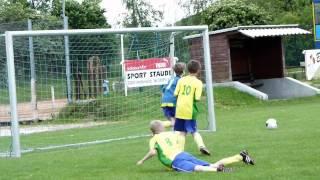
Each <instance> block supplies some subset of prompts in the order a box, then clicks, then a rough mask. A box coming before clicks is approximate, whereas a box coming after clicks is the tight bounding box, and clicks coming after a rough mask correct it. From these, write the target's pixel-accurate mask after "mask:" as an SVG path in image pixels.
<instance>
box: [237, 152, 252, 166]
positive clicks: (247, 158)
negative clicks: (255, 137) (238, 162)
mask: <svg viewBox="0 0 320 180" xmlns="http://www.w3.org/2000/svg"><path fill="white" fill-rule="evenodd" d="M240 155H241V156H242V161H243V162H244V163H246V164H251V165H254V160H253V159H252V158H251V157H250V156H249V153H248V151H246V150H243V151H241V152H240Z"/></svg>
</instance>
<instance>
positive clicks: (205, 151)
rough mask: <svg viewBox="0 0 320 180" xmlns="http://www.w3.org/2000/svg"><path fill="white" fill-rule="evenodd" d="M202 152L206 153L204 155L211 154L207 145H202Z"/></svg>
mask: <svg viewBox="0 0 320 180" xmlns="http://www.w3.org/2000/svg"><path fill="white" fill-rule="evenodd" d="M200 152H201V154H204V155H207V156H210V155H211V153H210V151H209V150H208V149H207V148H206V147H201V148H200Z"/></svg>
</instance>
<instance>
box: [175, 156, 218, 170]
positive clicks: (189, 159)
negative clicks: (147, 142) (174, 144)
mask: <svg viewBox="0 0 320 180" xmlns="http://www.w3.org/2000/svg"><path fill="white" fill-rule="evenodd" d="M172 168H173V169H174V170H176V171H180V172H193V171H197V172H217V171H223V169H224V166H222V165H220V166H217V167H216V166H211V164H210V163H208V162H206V161H203V160H200V159H197V158H196V157H194V156H192V155H191V154H189V153H186V152H182V153H180V154H179V155H177V157H176V159H175V160H174V161H173V163H172Z"/></svg>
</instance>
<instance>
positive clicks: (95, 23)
mask: <svg viewBox="0 0 320 180" xmlns="http://www.w3.org/2000/svg"><path fill="white" fill-rule="evenodd" d="M100 3H101V0H84V1H83V2H82V3H79V2H78V1H75V0H68V1H66V16H68V18H69V27H70V28H71V29H88V28H108V27H111V26H110V25H109V24H108V23H107V19H106V17H105V16H104V13H105V10H104V9H102V8H101V7H100V5H99V4H100ZM61 9H62V4H61V0H55V1H54V2H53V10H52V12H51V14H52V15H54V16H57V17H60V16H61V14H62V13H61Z"/></svg>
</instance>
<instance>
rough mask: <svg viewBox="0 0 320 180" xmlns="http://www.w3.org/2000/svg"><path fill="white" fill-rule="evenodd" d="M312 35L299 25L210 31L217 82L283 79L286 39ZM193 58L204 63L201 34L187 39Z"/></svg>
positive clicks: (213, 67)
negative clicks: (200, 50) (290, 36)
mask: <svg viewBox="0 0 320 180" xmlns="http://www.w3.org/2000/svg"><path fill="white" fill-rule="evenodd" d="M299 34H310V32H308V31H306V30H303V29H300V28H299V27H298V25H263V26H239V27H233V28H228V29H222V30H217V31H212V32H209V36H210V37H209V39H210V52H211V64H212V75H213V79H214V81H215V82H226V81H241V82H250V81H253V80H256V79H271V78H282V77H284V75H285V55H284V54H285V49H284V46H283V39H282V36H288V35H299ZM184 39H187V40H188V41H189V44H190V46H189V47H190V56H191V58H192V59H195V60H199V61H202V60H203V56H202V54H203V53H201V52H199V49H202V39H201V35H199V34H196V35H191V36H187V37H185V38H184Z"/></svg>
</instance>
